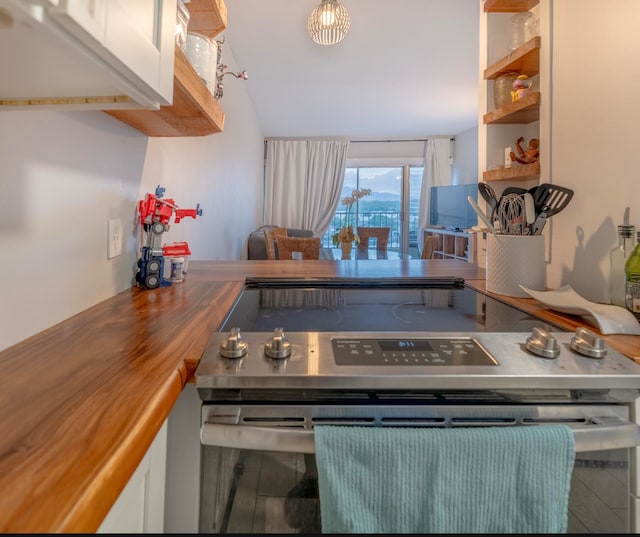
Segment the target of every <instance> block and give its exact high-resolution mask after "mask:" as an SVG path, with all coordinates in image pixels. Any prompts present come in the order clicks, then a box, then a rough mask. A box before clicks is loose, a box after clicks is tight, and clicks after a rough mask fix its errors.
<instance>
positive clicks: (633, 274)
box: [624, 231, 640, 319]
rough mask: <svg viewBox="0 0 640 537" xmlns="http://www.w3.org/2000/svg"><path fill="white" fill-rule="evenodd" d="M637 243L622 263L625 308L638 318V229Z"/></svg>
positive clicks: (639, 311)
mask: <svg viewBox="0 0 640 537" xmlns="http://www.w3.org/2000/svg"><path fill="white" fill-rule="evenodd" d="M636 237H637V244H636V247H635V248H634V250H633V252H632V253H631V255H630V256H629V259H627V262H626V263H625V264H624V273H625V275H626V278H627V283H626V296H625V304H626V306H627V309H628V310H629V311H630V312H631V313H633V314H634V315H635V316H636V317H637V318H638V319H640V231H638V232H637V233H636Z"/></svg>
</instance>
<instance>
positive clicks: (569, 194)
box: [531, 183, 573, 235]
mask: <svg viewBox="0 0 640 537" xmlns="http://www.w3.org/2000/svg"><path fill="white" fill-rule="evenodd" d="M571 198H573V190H571V189H570V188H567V187H564V186H559V185H552V184H551V183H543V184H541V185H539V186H538V188H537V189H536V190H535V192H534V194H533V202H534V205H535V208H536V215H537V216H536V220H535V222H534V223H533V225H532V226H531V234H532V235H540V233H542V228H543V227H544V225H545V223H546V222H547V218H549V217H551V216H553V215H555V214H558V213H559V212H560V211H562V210H563V209H564V208H565V207H566V206H567V205H568V204H569V202H570V201H571Z"/></svg>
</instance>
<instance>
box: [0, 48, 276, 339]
mask: <svg viewBox="0 0 640 537" xmlns="http://www.w3.org/2000/svg"><path fill="white" fill-rule="evenodd" d="M224 58H225V63H226V64H227V65H229V67H230V69H235V68H236V66H235V59H234V58H233V55H232V53H231V50H230V47H227V50H225V56H224ZM220 104H221V106H222V108H223V109H224V111H225V116H226V117H225V129H224V132H223V133H220V134H214V135H210V136H205V137H199V138H148V137H147V136H146V135H144V134H142V133H140V132H139V131H137V130H135V129H133V128H131V127H129V126H128V125H125V124H124V123H121V122H119V121H117V120H116V119H114V118H112V117H110V116H108V115H106V114H104V113H102V112H52V111H2V112H0V199H1V200H2V211H0V259H1V260H2V263H0V265H1V266H2V277H1V278H0V302H1V303H2V308H1V309H0V350H2V349H4V348H6V347H8V346H10V345H12V344H14V343H17V342H18V341H21V340H22V339H25V338H27V337H29V336H31V335H33V334H35V333H37V332H40V331H42V330H44V329H45V328H48V327H50V326H52V325H53V324H55V323H57V322H59V321H62V320H64V319H66V318H68V317H70V316H72V315H74V314H76V313H78V312H80V311H82V310H84V309H86V308H88V307H90V306H92V305H93V304H96V303H98V302H100V301H102V300H105V299H107V298H109V297H111V296H113V295H115V294H117V293H118V292H120V291H123V290H124V289H127V288H129V287H131V286H132V285H133V284H134V280H133V276H134V273H135V262H136V258H137V255H138V252H139V247H140V228H139V225H138V223H137V222H136V207H137V202H138V200H139V199H141V198H142V197H144V194H145V192H153V191H154V190H155V187H156V185H157V184H161V185H162V186H164V187H166V193H165V196H166V197H168V198H174V199H175V201H176V202H177V204H178V205H179V206H180V207H183V208H190V207H195V204H196V203H200V205H201V207H202V209H203V215H202V216H201V217H198V218H197V219H195V220H193V219H190V218H189V219H185V220H182V221H181V222H180V223H179V224H172V225H171V229H170V230H169V232H168V233H167V234H165V237H164V238H165V242H173V241H181V240H186V241H188V242H189V246H190V248H191V251H192V257H191V259H239V258H242V257H243V256H244V257H246V251H245V250H246V237H247V236H248V234H249V233H250V232H251V231H252V230H253V229H255V228H257V227H258V226H259V225H260V224H261V203H262V188H263V187H262V184H263V173H262V161H263V136H262V133H261V131H260V129H259V127H258V123H257V118H256V116H255V113H254V111H253V106H252V104H251V101H250V99H249V97H248V95H247V93H246V89H245V87H244V86H243V81H240V80H232V81H229V82H227V83H226V84H225V95H224V97H223V99H222V100H221V101H220ZM111 218H121V219H122V221H123V223H124V228H125V242H124V247H123V254H122V255H121V256H120V257H117V258H115V259H111V260H107V255H106V254H107V242H106V241H107V221H108V220H109V219H111Z"/></svg>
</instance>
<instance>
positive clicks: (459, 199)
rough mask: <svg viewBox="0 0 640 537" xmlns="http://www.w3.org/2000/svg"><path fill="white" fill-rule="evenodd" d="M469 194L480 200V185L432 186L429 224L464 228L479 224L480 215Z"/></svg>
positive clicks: (458, 228)
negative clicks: (472, 204)
mask: <svg viewBox="0 0 640 537" xmlns="http://www.w3.org/2000/svg"><path fill="white" fill-rule="evenodd" d="M467 196H471V197H472V198H473V199H474V200H475V201H478V185H477V184H475V183H472V184H468V185H447V186H432V187H431V201H430V205H429V225H430V226H433V227H442V228H446V229H455V230H463V229H469V228H470V227H472V226H475V225H477V223H478V215H476V213H475V211H474V210H473V208H472V207H471V205H470V204H469V200H467Z"/></svg>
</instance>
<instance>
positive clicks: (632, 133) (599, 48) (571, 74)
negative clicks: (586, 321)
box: [545, 0, 640, 302]
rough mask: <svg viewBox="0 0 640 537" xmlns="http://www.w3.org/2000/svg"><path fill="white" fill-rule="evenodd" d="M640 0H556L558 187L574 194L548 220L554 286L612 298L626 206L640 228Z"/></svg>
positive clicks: (550, 274) (554, 120)
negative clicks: (614, 251)
mask: <svg viewBox="0 0 640 537" xmlns="http://www.w3.org/2000/svg"><path fill="white" fill-rule="evenodd" d="M638 21H640V2H638V0H607V1H606V2H605V1H604V0H562V1H557V2H553V51H554V52H553V68H552V69H553V71H552V77H553V78H552V83H553V102H552V107H553V108H552V125H551V129H552V132H553V135H552V154H551V159H552V182H554V183H557V184H561V185H565V186H567V187H569V188H572V189H574V190H575V195H574V197H573V200H572V201H571V203H570V204H569V206H568V207H567V209H565V210H564V211H563V212H561V213H559V214H558V215H556V216H554V217H553V218H551V219H550V220H549V223H548V224H547V226H550V231H551V234H550V235H549V234H548V233H547V231H545V233H547V239H550V240H551V264H550V265H549V269H548V273H547V276H548V278H547V285H548V286H549V287H551V288H556V287H558V286H560V285H562V284H570V285H571V286H572V287H573V288H574V289H575V290H576V291H577V292H578V293H580V294H581V295H583V296H584V297H586V298H588V299H590V300H594V301H602V302H607V301H608V300H609V251H610V250H611V248H613V247H614V246H615V245H616V244H617V230H616V226H618V225H619V224H622V223H623V215H624V212H625V209H626V208H627V207H628V208H630V215H631V218H630V221H629V223H631V224H634V225H635V226H636V228H640V192H639V190H638V185H639V184H640V183H639V182H638V177H639V175H640V174H639V173H638V163H639V162H640V158H639V153H638V139H637V137H636V130H637V126H638V124H640V101H639V99H638V96H639V95H640V91H639V90H640V61H638V51H639V50H640V48H639V45H638V32H637V24H638Z"/></svg>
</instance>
